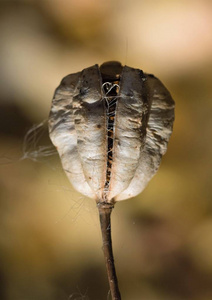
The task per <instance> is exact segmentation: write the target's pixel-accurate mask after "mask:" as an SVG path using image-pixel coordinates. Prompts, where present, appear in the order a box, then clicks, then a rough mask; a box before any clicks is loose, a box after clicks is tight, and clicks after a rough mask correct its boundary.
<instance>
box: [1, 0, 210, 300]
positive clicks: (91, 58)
mask: <svg viewBox="0 0 212 300" xmlns="http://www.w3.org/2000/svg"><path fill="white" fill-rule="evenodd" d="M0 39H1V46H0V66H1V74H0V76H1V78H0V137H1V146H0V186H1V190H0V197H1V200H0V215H1V216H0V224H1V225H0V299H1V300H68V299H71V300H88V299H90V300H102V299H107V297H108V284H107V278H106V272H105V266H104V259H103V253H102V249H101V234H100V228H99V221H98V212H97V208H96V205H95V203H94V201H93V200H91V199H87V198H85V197H84V196H82V195H80V194H78V193H77V192H75V191H73V190H72V187H71V186H70V184H69V182H68V180H67V178H66V176H65V175H64V173H63V171H62V168H61V166H60V162H59V159H58V157H57V156H56V155H54V156H51V157H41V149H42V148H39V146H42V145H49V144H50V141H49V139H48V135H47V130H46V129H45V128H44V130H43V135H42V136H41V132H39V133H38V134H34V135H33V134H32V135H31V136H30V137H31V140H30V142H29V143H28V144H27V145H25V146H26V147H27V149H28V150H27V151H29V153H28V155H29V154H30V151H33V155H31V156H33V157H34V159H36V160H37V162H34V161H31V160H29V159H25V160H23V159H21V158H23V152H22V144H23V139H24V135H25V133H26V132H27V130H29V129H30V128H31V126H32V125H33V124H37V123H40V122H42V121H43V120H44V119H47V118H48V113H49V110H50V105H51V99H52V95H53V92H54V89H55V88H56V87H57V85H58V84H59V82H60V80H61V79H62V77H64V76H65V75H67V74H69V73H74V72H77V71H80V70H82V69H83V68H86V67H89V66H91V65H93V64H96V63H98V64H101V63H103V62H104V61H107V60H118V61H121V63H122V64H123V65H125V64H126V65H128V66H131V67H135V68H140V69H142V70H144V71H145V72H148V73H153V74H154V75H155V76H157V77H158V78H159V79H160V80H161V81H162V82H163V83H164V84H165V86H166V87H167V88H168V89H169V90H170V92H171V94H172V96H173V98H174V100H175V101H176V121H175V124H174V132H173V135H172V137H171V140H170V143H169V147H168V152H167V154H166V155H165V156H164V158H163V160H162V165H161V167H160V169H159V171H158V173H157V175H156V176H155V177H154V178H153V179H152V181H151V182H150V183H149V185H148V187H147V188H146V189H145V191H144V192H143V193H142V194H141V195H139V196H137V197H136V198H134V199H130V200H126V201H123V202H120V203H118V204H117V205H116V207H115V209H114V212H113V214H112V233H113V246H114V254H115V261H116V267H117V273H118V277H119V283H120V289H121V292H122V295H123V299H124V300H125V299H126V300H142V299H143V300H184V299H185V300H188V299H192V300H211V299H212V199H211V198H212V197H211V196H212V187H211V177H212V172H211V160H212V159H211V154H212V153H211V152H212V138H211V129H212V126H211V125H212V117H211V111H212V81H211V79H212V68H211V67H212V2H211V1H210V0H208V1H207V0H199V1H198V0H187V1H184V0H180V1H179V0H172V1H168V0H158V1H152V0H150V1H149V0H148V1H147V0H146V1H145V0H144V1H139V0H133V1H129V0H128V1H127V0H114V1H112V0H108V1H106V0H43V1H41V0H40V1H39V0H37V1H36V0H34V1H33V0H25V1H24V0H23V1H21V0H20V1H18V0H16V1H15V0H14V1H10V0H7V1H6V0H5V1H1V2H0ZM39 138H40V140H39V141H37V140H38V139H39ZM35 151H37V153H36V152H35ZM25 156H27V153H26V152H25ZM108 299H110V297H109V298H108Z"/></svg>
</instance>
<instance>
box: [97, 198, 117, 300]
mask: <svg viewBox="0 0 212 300" xmlns="http://www.w3.org/2000/svg"><path fill="white" fill-rule="evenodd" d="M97 206H98V209H99V219H100V225H101V231H102V241H103V247H102V249H103V252H104V258H105V264H106V269H107V276H108V282H109V286H110V292H111V296H112V300H121V294H120V291H119V287H118V279H117V276H116V269H115V263H114V258H113V248H112V239H111V218H110V216H111V212H112V209H113V207H114V206H113V204H111V203H104V202H99V203H98V205H97Z"/></svg>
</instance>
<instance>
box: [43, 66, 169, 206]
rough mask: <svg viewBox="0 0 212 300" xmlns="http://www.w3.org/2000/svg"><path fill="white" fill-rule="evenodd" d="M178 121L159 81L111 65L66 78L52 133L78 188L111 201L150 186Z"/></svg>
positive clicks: (51, 124) (54, 111)
mask: <svg viewBox="0 0 212 300" xmlns="http://www.w3.org/2000/svg"><path fill="white" fill-rule="evenodd" d="M173 122H174V101H173V99H172V97H171V95H170V93H169V92H168V90H167V89H166V88H165V87H164V85H163V84H162V83H161V82H160V81H159V80H158V79H157V78H155V77H154V76H153V75H149V74H145V73H143V72H142V71H141V70H139V69H133V68H130V67H127V66H124V67H123V66H121V64H120V63H118V62H107V63H104V64H103V65H101V66H100V67H99V66H98V65H94V66H92V67H90V68H86V69H84V70H83V71H81V72H79V73H75V74H70V75H68V76H66V77H65V78H64V79H63V80H62V82H61V84H60V85H59V87H58V88H57V89H56V92H55V95H54V98H53V101H52V107H51V112H50V117H49V133H50V138H51V140H52V142H53V144H54V145H55V147H56V148H57V150H58V152H59V155H60V158H61V161H62V165H63V169H64V170H65V172H66V174H67V176H68V178H69V180H70V182H71V183H72V185H73V187H74V188H75V189H76V190H77V191H79V192H80V193H82V194H84V195H86V196H88V197H90V198H94V199H95V200H96V201H97V202H108V203H110V202H115V201H119V200H124V199H128V198H130V197H134V196H136V195H137V194H139V193H140V192H141V191H142V190H143V189H144V188H145V186H146V185H147V183H148V182H149V180H150V179H151V178H152V176H153V175H154V174H155V172H156V171H157V169H158V167H159V165H160V161H161V157H162V155H163V154H165V152H166V150H167V143H168V141H169V138H170V135H171V133H172V128H173Z"/></svg>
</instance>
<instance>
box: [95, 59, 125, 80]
mask: <svg viewBox="0 0 212 300" xmlns="http://www.w3.org/2000/svg"><path fill="white" fill-rule="evenodd" d="M122 70H123V66H122V65H121V63H120V62H119V61H107V62H105V63H103V64H102V65H101V66H100V72H101V75H102V82H103V83H104V82H107V81H109V82H112V81H119V80H120V74H121V73H122Z"/></svg>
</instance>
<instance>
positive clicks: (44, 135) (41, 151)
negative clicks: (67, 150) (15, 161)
mask: <svg viewBox="0 0 212 300" xmlns="http://www.w3.org/2000/svg"><path fill="white" fill-rule="evenodd" d="M47 124H48V120H47V119H45V120H44V121H42V122H41V123H39V124H35V125H33V126H32V127H31V128H30V129H29V130H28V131H27V133H26V134H25V137H24V140H23V148H22V153H23V155H22V157H21V158H20V160H24V159H30V160H32V161H34V162H47V160H48V158H51V157H52V156H56V155H58V153H57V150H56V149H55V147H54V146H53V145H52V143H51V141H50V139H49V137H48V127H47ZM43 143H46V144H43Z"/></svg>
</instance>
